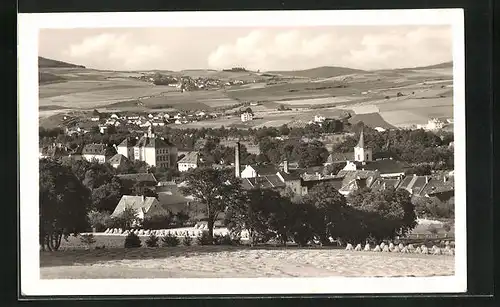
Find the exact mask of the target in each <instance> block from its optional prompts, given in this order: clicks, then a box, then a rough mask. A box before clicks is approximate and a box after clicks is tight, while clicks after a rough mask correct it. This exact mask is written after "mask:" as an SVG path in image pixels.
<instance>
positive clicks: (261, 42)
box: [207, 26, 452, 70]
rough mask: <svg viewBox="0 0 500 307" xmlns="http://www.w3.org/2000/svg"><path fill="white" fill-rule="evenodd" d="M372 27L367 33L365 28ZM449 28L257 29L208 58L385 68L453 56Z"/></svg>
mask: <svg viewBox="0 0 500 307" xmlns="http://www.w3.org/2000/svg"><path fill="white" fill-rule="evenodd" d="M366 32H368V33H366ZM451 38H452V36H451V29H450V28H447V27H431V26H428V27H419V28H415V27H413V28H410V30H409V29H408V28H404V27H401V28H399V29H397V28H396V29H393V30H391V31H388V30H387V29H382V28H380V29H377V28H376V27H374V29H372V30H371V31H365V33H363V32H359V31H358V32H356V31H354V33H352V32H350V31H344V32H343V31H339V30H338V29H337V30H336V29H334V28H332V30H331V31H323V32H319V33H314V31H311V30H287V31H278V32H276V33H273V31H270V30H268V31H266V30H254V31H251V32H250V33H248V34H247V35H245V36H242V37H239V38H237V39H236V40H235V41H234V42H233V43H226V44H222V45H219V46H218V48H216V49H215V50H213V51H212V52H211V53H210V54H209V56H208V59H207V62H208V65H209V67H212V68H216V69H221V68H227V67H233V66H244V67H246V68H249V69H263V70H279V69H306V68H312V67H318V66H347V67H352V68H360V69H384V68H395V67H411V66H419V65H429V64H436V63H439V62H445V61H450V60H451V59H452V55H451V50H452V48H451V47H452V46H451Z"/></svg>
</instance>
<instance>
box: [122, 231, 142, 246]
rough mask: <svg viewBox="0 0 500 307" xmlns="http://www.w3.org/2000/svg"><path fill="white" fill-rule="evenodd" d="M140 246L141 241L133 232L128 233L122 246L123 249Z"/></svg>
mask: <svg viewBox="0 0 500 307" xmlns="http://www.w3.org/2000/svg"><path fill="white" fill-rule="evenodd" d="M141 245H142V244H141V239H140V238H139V236H138V235H136V234H135V233H133V232H131V233H129V234H128V235H127V237H126V238H125V244H124V247H125V248H137V247H141Z"/></svg>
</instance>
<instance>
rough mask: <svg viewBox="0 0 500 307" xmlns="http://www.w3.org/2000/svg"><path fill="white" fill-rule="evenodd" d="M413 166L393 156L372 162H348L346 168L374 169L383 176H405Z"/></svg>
mask: <svg viewBox="0 0 500 307" xmlns="http://www.w3.org/2000/svg"><path fill="white" fill-rule="evenodd" d="M409 168H411V166H410V165H409V164H408V163H406V162H403V161H398V160H394V159H392V158H384V159H378V160H375V161H370V162H356V161H355V162H347V164H346V166H345V167H344V168H343V169H344V170H372V171H378V172H379V173H380V176H381V177H400V176H404V175H405V173H406V171H407V170H408V169H409Z"/></svg>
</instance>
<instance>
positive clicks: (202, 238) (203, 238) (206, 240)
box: [196, 231, 215, 245]
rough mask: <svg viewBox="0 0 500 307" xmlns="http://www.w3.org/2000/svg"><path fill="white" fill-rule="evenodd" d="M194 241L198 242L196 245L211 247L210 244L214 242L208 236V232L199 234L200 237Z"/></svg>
mask: <svg viewBox="0 0 500 307" xmlns="http://www.w3.org/2000/svg"><path fill="white" fill-rule="evenodd" d="M214 237H215V236H214ZM196 240H197V241H198V245H212V244H214V240H213V239H212V238H210V236H209V235H208V231H203V232H202V233H201V236H198V238H196Z"/></svg>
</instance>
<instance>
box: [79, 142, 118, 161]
mask: <svg viewBox="0 0 500 307" xmlns="http://www.w3.org/2000/svg"><path fill="white" fill-rule="evenodd" d="M82 158H83V159H85V160H87V161H97V162H99V163H105V162H106V161H107V160H108V159H109V158H111V152H110V151H109V150H108V146H107V145H105V144H87V145H85V146H83V149H82Z"/></svg>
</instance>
